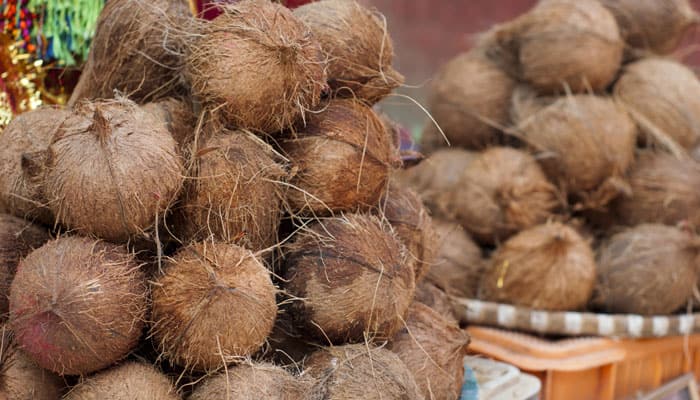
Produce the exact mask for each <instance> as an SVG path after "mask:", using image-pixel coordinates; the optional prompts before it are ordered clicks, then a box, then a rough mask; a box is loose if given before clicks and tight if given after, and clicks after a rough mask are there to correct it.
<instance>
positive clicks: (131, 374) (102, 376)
mask: <svg viewBox="0 0 700 400" xmlns="http://www.w3.org/2000/svg"><path fill="white" fill-rule="evenodd" d="M64 399H65V400H98V399H110V400H179V399H180V396H179V395H178V394H177V390H176V389H175V386H174V385H173V383H172V382H171V381H170V379H169V378H168V377H167V376H165V375H163V373H162V372H160V371H158V370H156V369H155V368H153V366H151V365H146V364H142V363H139V362H133V361H129V362H125V363H123V364H121V365H118V366H116V367H112V368H110V369H108V370H105V371H102V372H99V373H97V374H95V375H93V376H90V377H88V378H87V379H85V380H84V381H82V382H80V383H79V384H77V385H76V386H75V387H73V389H71V391H70V392H68V394H67V395H66V397H65V398H64Z"/></svg>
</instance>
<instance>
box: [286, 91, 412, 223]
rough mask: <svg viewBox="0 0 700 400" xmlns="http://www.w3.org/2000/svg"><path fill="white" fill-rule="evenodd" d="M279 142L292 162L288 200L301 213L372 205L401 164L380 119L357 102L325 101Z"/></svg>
mask: <svg viewBox="0 0 700 400" xmlns="http://www.w3.org/2000/svg"><path fill="white" fill-rule="evenodd" d="M281 145H282V149H283V150H284V152H285V153H286V154H287V156H288V157H289V159H290V160H291V161H292V172H291V174H290V181H289V183H290V186H291V187H290V189H289V190H288V194H287V201H288V203H289V206H290V207H291V208H292V211H294V212H300V213H302V214H309V213H313V214H328V213H330V212H332V211H345V210H356V209H357V208H358V207H361V208H367V207H371V206H374V205H376V204H377V203H378V202H379V199H380V197H381V195H382V193H383V192H384V190H385V189H386V185H387V181H388V176H389V171H390V169H391V167H392V166H397V165H399V163H400V160H399V159H398V158H397V153H396V150H395V148H394V146H393V143H392V138H391V137H390V135H389V133H388V132H387V131H386V129H385V128H384V125H383V124H382V121H381V119H379V117H378V116H377V114H376V113H375V112H374V111H372V109H371V108H369V107H367V106H365V105H364V104H362V103H360V102H358V101H356V100H348V99H338V100H332V101H330V102H329V103H328V104H327V105H326V107H325V108H324V109H323V110H322V111H321V112H319V113H317V114H313V115H310V116H309V118H308V120H307V124H306V127H305V128H304V129H303V131H302V132H299V133H298V134H297V135H296V137H293V138H290V139H287V140H284V141H282V144H281Z"/></svg>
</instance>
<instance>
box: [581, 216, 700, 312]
mask: <svg viewBox="0 0 700 400" xmlns="http://www.w3.org/2000/svg"><path fill="white" fill-rule="evenodd" d="M699 253H700V240H698V238H697V237H696V236H695V235H694V234H692V233H690V232H684V231H682V230H680V229H678V228H674V227H671V226H666V225H660V224H643V225H638V226H635V227H633V228H629V229H627V230H624V231H622V232H620V233H618V234H616V235H613V236H612V237H610V238H609V239H608V240H606V241H605V242H603V244H602V245H601V246H600V247H599V249H598V255H597V259H598V278H597V284H596V290H595V292H596V294H595V297H594V300H593V304H594V305H596V306H597V307H598V308H600V309H602V310H603V311H605V312H611V313H623V314H641V315H666V314H671V313H673V312H675V311H678V310H679V309H680V308H682V307H683V306H684V305H685V304H687V302H688V300H690V299H691V298H692V296H693V290H694V289H695V285H696V282H697V273H698V266H700V264H698V259H697V256H698V254H699Z"/></svg>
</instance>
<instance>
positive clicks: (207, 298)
mask: <svg viewBox="0 0 700 400" xmlns="http://www.w3.org/2000/svg"><path fill="white" fill-rule="evenodd" d="M275 292H276V289H275V287H274V285H273V284H272V280H271V278H270V272H269V271H268V270H267V268H265V266H264V265H263V264H262V262H261V261H260V260H259V259H258V257H257V256H255V255H254V254H253V253H252V252H250V251H249V250H246V249H244V248H242V247H238V246H235V245H229V244H223V243H211V242H202V243H196V244H192V245H190V246H187V247H184V248H182V249H180V250H179V251H178V252H177V253H176V254H175V256H174V257H173V258H172V259H171V260H168V262H167V264H166V266H165V269H164V274H163V275H162V276H160V277H159V278H157V279H156V280H155V282H154V283H153V285H152V301H153V312H152V320H153V323H152V326H151V335H152V337H153V340H154V341H155V343H156V346H157V347H158V349H159V350H160V351H161V352H162V353H163V355H164V356H165V357H166V358H168V359H169V360H170V361H172V362H173V363H174V364H176V365H180V366H183V367H185V368H186V369H191V370H197V371H213V370H216V369H217V368H219V367H221V366H224V365H225V364H230V363H232V362H234V361H237V360H241V359H242V358H245V357H247V356H250V355H252V354H253V353H255V352H256V351H258V350H259V349H260V347H262V345H263V344H264V343H265V339H266V338H267V337H268V336H269V334H270V331H272V327H273V325H274V323H275V316H276V315H277V303H276V301H275Z"/></svg>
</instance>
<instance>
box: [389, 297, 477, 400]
mask: <svg viewBox="0 0 700 400" xmlns="http://www.w3.org/2000/svg"><path fill="white" fill-rule="evenodd" d="M468 344H469V335H467V333H466V332H464V331H463V330H461V329H460V328H459V326H458V325H457V323H456V322H455V321H454V320H449V319H445V318H444V317H442V316H441V315H440V314H438V313H437V312H436V311H434V310H432V309H431V308H430V307H428V306H426V305H423V304H420V303H413V304H412V305H411V307H410V308H409V309H408V315H407V316H406V327H405V328H403V329H402V330H401V331H399V333H398V334H397V335H396V336H394V338H393V339H392V340H391V341H390V342H389V348H390V349H391V351H393V352H394V353H396V354H397V355H398V356H399V358H400V359H401V361H403V362H404V364H406V367H407V368H408V370H409V371H411V374H412V375H413V378H414V380H415V381H416V384H417V385H418V389H419V391H420V393H421V394H422V395H423V396H424V397H425V398H430V399H445V400H457V399H459V396H460V393H461V392H462V386H463V385H464V357H465V356H466V355H467V345H468Z"/></svg>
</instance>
